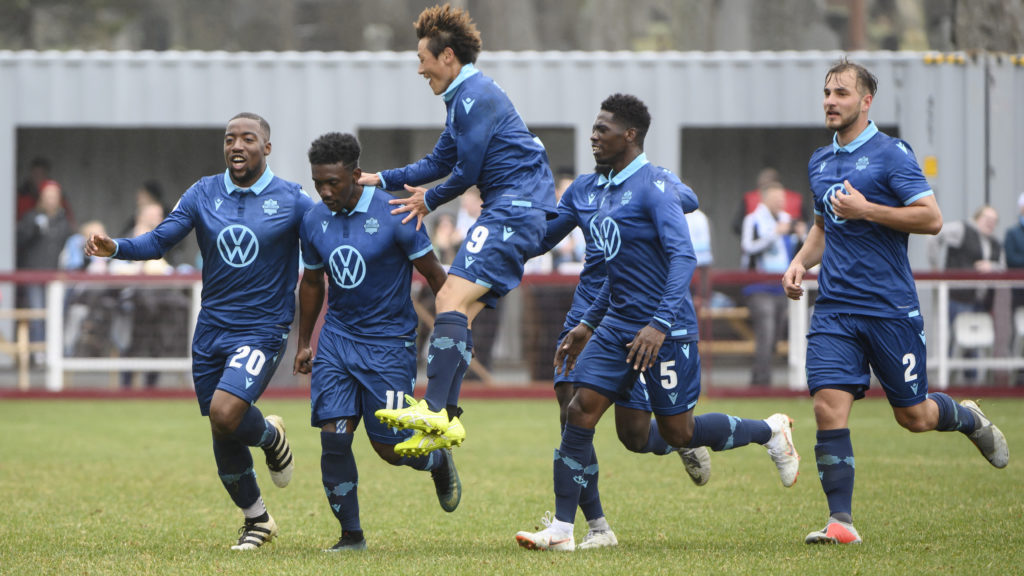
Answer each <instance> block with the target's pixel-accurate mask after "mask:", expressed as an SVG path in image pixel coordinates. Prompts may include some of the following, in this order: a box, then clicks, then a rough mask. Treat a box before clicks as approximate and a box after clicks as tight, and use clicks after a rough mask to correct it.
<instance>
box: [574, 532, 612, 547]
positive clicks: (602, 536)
mask: <svg viewBox="0 0 1024 576" xmlns="http://www.w3.org/2000/svg"><path fill="white" fill-rule="evenodd" d="M618 545H619V540H618V538H616V537H615V532H612V531H611V530H590V531H588V532H587V535H586V536H584V537H583V540H582V541H581V542H580V545H579V549H580V550H593V549H595V548H608V547H611V546H618Z"/></svg>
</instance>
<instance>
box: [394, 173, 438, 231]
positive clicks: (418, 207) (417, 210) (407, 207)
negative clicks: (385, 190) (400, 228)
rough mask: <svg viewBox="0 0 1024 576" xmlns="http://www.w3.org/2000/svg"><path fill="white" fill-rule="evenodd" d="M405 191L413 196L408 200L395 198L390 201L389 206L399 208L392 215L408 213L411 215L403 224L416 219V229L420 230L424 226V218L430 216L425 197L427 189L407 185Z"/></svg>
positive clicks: (403, 220)
mask: <svg viewBox="0 0 1024 576" xmlns="http://www.w3.org/2000/svg"><path fill="white" fill-rule="evenodd" d="M405 189H406V190H408V191H409V193H410V194H412V196H409V197H408V198H395V199H394V200H391V201H389V202H388V203H389V204H396V205H398V208H395V209H394V210H392V211H391V213H392V214H403V213H406V212H408V213H409V215H408V216H406V217H405V218H404V219H402V224H405V223H407V222H408V221H409V220H412V219H413V217H415V218H416V229H417V230H419V229H420V226H422V225H423V217H424V216H426V215H427V214H430V210H427V203H426V201H425V200H424V196H426V194H427V189H426V188H417V187H416V186H409V185H408V184H406V185H405Z"/></svg>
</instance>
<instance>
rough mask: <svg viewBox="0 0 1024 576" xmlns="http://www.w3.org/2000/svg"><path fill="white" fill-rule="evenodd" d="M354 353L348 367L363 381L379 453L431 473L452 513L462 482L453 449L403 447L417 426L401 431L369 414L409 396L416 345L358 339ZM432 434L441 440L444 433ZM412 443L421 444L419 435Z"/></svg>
mask: <svg viewBox="0 0 1024 576" xmlns="http://www.w3.org/2000/svg"><path fill="white" fill-rule="evenodd" d="M355 349H356V350H357V353H356V354H352V355H350V357H349V360H348V363H347V367H348V370H349V371H350V372H351V373H352V374H353V376H354V377H355V380H357V381H358V383H359V385H358V388H359V404H360V411H361V412H362V414H363V415H364V416H363V420H364V422H365V425H366V435H367V436H368V437H369V438H370V445H371V446H372V447H373V449H374V451H375V452H376V453H377V455H378V456H380V457H381V459H383V460H384V461H385V462H387V463H388V464H391V465H392V466H408V467H409V468H412V469H413V470H420V471H424V472H430V476H431V478H432V480H433V482H434V489H435V491H436V492H437V500H438V503H440V504H441V509H442V510H444V511H445V512H454V511H455V509H456V508H458V506H459V502H460V501H461V500H462V482H461V481H460V480H459V472H458V470H457V469H456V468H455V459H454V458H453V456H452V453H451V450H450V449H449V448H447V447H441V448H440V449H437V450H432V451H428V452H425V453H422V452H419V451H417V450H400V449H399V446H402V445H404V444H406V443H407V442H409V441H410V440H411V439H410V436H422V435H423V433H422V432H420V431H416V432H415V434H410V431H409V430H398V429H395V428H392V427H390V426H387V425H386V424H384V423H382V422H381V421H380V420H378V419H377V418H375V417H373V416H371V415H372V414H374V413H375V412H376V411H378V410H380V409H383V408H389V407H392V406H395V405H398V404H399V403H400V402H401V399H402V398H404V397H405V396H406V395H411V394H412V391H413V385H414V383H415V380H416V347H415V346H412V345H410V346H391V345H374V344H356V345H355ZM432 436H434V437H435V438H436V439H437V440H438V441H441V440H443V438H441V437H437V436H436V435H432ZM412 442H413V443H416V444H417V445H418V444H419V442H421V441H418V440H413V441H412Z"/></svg>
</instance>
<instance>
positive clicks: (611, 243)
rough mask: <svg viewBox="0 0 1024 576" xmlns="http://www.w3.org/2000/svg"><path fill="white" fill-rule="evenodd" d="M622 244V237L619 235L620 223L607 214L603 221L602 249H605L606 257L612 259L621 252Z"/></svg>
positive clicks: (608, 259)
mask: <svg viewBox="0 0 1024 576" xmlns="http://www.w3.org/2000/svg"><path fill="white" fill-rule="evenodd" d="M620 246H622V239H621V238H620V237H619V225H618V224H616V223H615V220H612V218H611V217H610V216H605V219H604V220H602V221H601V249H602V250H604V259H605V260H607V261H609V262H610V261H612V260H614V259H615V256H617V255H618V253H619V247H620Z"/></svg>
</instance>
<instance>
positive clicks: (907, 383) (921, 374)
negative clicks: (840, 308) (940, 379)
mask: <svg viewBox="0 0 1024 576" xmlns="http://www.w3.org/2000/svg"><path fill="white" fill-rule="evenodd" d="M927 358H928V353H927V350H926V348H925V336H924V319H922V318H921V315H920V314H917V315H916V316H914V317H907V318H878V317H874V316H863V315H859V314H834V313H825V314H818V313H815V314H814V316H813V317H812V318H811V329H810V331H809V332H808V334H807V387H808V389H809V390H810V392H811V395H812V396H813V395H814V393H815V392H817V391H818V390H819V389H821V388H837V389H840V390H847V391H850V392H852V393H853V395H854V397H855V398H857V399H860V398H863V397H864V392H865V391H867V389H868V388H869V387H870V386H871V370H874V372H875V376H876V377H877V378H878V381H879V382H881V383H882V388H883V389H884V390H885V395H886V397H887V398H888V399H889V404H891V405H893V406H901V407H902V406H915V405H917V404H920V403H921V402H923V401H924V399H925V396H927V394H928V365H927V364H928V363H927Z"/></svg>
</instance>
